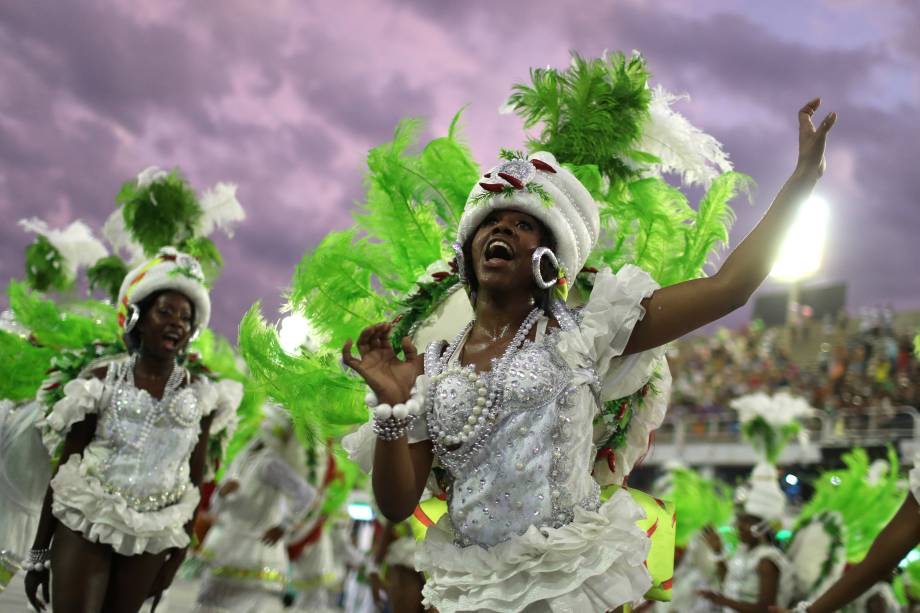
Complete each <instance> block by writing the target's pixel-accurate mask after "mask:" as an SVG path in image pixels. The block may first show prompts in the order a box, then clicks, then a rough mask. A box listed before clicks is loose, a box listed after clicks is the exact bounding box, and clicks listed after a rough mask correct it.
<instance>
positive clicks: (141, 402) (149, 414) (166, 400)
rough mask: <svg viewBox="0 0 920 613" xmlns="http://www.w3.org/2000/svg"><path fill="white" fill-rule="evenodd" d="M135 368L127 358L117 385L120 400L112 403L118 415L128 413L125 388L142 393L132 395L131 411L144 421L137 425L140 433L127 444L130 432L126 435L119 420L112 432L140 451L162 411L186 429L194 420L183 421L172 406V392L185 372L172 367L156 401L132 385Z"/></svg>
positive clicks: (133, 362)
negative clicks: (132, 406) (114, 431)
mask: <svg viewBox="0 0 920 613" xmlns="http://www.w3.org/2000/svg"><path fill="white" fill-rule="evenodd" d="M136 366H137V354H134V355H132V356H131V358H130V359H129V360H128V361H127V363H126V364H125V370H124V371H123V374H122V377H121V379H122V380H121V382H120V383H121V385H119V389H118V391H117V392H118V394H119V395H121V396H122V399H121V402H116V406H118V408H119V409H121V410H122V411H126V410H130V409H129V408H128V407H127V402H126V400H127V398H126V397H125V393H126V392H127V391H128V389H129V388H134V390H136V391H138V392H141V391H144V392H145V393H144V394H135V395H134V398H133V400H134V403H135V405H136V406H135V407H134V410H135V411H137V412H138V413H141V412H143V414H144V418H143V422H142V425H141V432H140V434H139V435H138V437H137V439H135V440H131V435H130V432H129V431H128V427H127V423H126V421H125V420H123V419H116V420H115V428H116V430H118V433H119V435H120V437H121V439H122V440H123V441H125V442H127V443H128V444H129V445H132V446H134V447H137V448H140V447H143V446H144V445H145V444H146V442H147V438H148V437H149V435H150V431H151V429H152V428H153V424H154V423H156V421H157V419H159V417H160V414H161V413H162V411H163V408H164V407H165V408H166V410H167V411H168V412H169V414H170V416H171V417H172V418H173V419H175V420H176V422H178V423H179V424H181V425H182V426H185V427H189V426H191V425H192V424H193V423H194V421H195V420H194V419H192V420H189V419H186V418H183V417H182V416H181V415H180V414H179V413H178V412H177V411H176V410H175V407H174V405H175V403H174V402H173V396H174V395H175V393H176V391H177V390H178V389H179V386H180V385H182V380H183V379H184V378H185V369H184V368H179V365H178V364H174V365H173V369H172V372H170V373H169V378H168V379H167V380H166V386H165V387H164V388H163V396H162V398H160V399H159V400H156V399H155V398H154V397H153V396H152V395H151V394H150V393H149V392H146V390H141V389H140V388H138V387H137V385H136V384H135V382H134V368H135V367H136Z"/></svg>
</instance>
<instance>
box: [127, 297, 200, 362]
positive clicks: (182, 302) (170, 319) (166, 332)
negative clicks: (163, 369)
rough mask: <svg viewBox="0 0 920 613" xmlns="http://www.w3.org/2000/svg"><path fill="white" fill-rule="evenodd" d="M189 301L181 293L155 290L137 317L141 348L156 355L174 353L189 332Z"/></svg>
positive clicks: (177, 350)
mask: <svg viewBox="0 0 920 613" xmlns="http://www.w3.org/2000/svg"><path fill="white" fill-rule="evenodd" d="M192 316H193V309H192V302H191V301H190V300H189V299H188V298H186V297H185V295H184V294H180V293H179V292H174V291H165V292H162V293H161V294H159V295H158V296H157V297H156V299H155V300H154V301H153V303H152V304H151V305H150V307H149V308H148V309H147V311H146V312H145V313H144V314H143V316H142V317H141V320H140V322H138V326H139V327H140V337H141V351H143V352H144V353H150V354H153V355H156V356H160V357H170V356H176V355H177V354H178V353H179V352H180V351H182V350H183V349H185V346H186V345H187V344H188V341H189V338H190V337H191V335H192V328H193V322H192Z"/></svg>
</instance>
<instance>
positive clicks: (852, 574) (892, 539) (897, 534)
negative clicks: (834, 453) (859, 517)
mask: <svg viewBox="0 0 920 613" xmlns="http://www.w3.org/2000/svg"><path fill="white" fill-rule="evenodd" d="M918 543H920V506H918V505H917V499H916V498H914V497H913V495H912V494H910V495H908V496H907V500H905V501H904V504H903V505H901V508H900V509H898V512H897V513H896V514H895V516H894V517H893V518H892V520H891V521H890V522H888V525H886V526H885V528H884V529H883V530H882V531H881V532H880V533H879V535H878V537H876V539H875V541H874V542H873V543H872V547H871V548H869V553H868V554H866V557H865V558H864V559H863V561H862V562H860V563H859V564H857V565H856V566H854V567H853V568H851V569H850V570H849V571H847V573H846V574H845V575H844V576H843V577H841V578H840V579H838V580H837V582H836V583H834V585H832V586H831V587H830V589H828V590H827V591H826V592H824V595H823V596H821V597H820V598H818V599H817V600H816V601H815V602H814V604H812V605H811V606H810V607H808V611H809V612H810V613H824V612H827V613H830V612H831V611H839V610H840V609H841V608H842V607H843V606H844V605H846V604H848V603H850V602H852V601H854V600H856V599H857V598H859V596H861V595H862V594H864V593H865V592H866V590H868V589H869V588H870V587H872V586H873V585H875V584H876V583H878V582H879V581H882V580H884V579H885V578H886V577H888V575H889V574H890V573H891V571H892V570H893V569H894V567H895V566H897V564H898V562H900V561H901V560H902V559H904V556H906V555H907V554H908V552H909V551H910V550H911V549H913V548H914V547H915V546H916V545H917V544H918Z"/></svg>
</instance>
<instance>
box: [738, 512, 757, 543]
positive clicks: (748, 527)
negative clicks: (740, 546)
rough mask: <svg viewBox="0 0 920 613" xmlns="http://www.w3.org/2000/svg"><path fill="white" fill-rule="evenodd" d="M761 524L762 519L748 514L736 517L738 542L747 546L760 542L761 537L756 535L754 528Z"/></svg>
mask: <svg viewBox="0 0 920 613" xmlns="http://www.w3.org/2000/svg"><path fill="white" fill-rule="evenodd" d="M759 523H760V519H759V518H757V517H754V516H753V515H748V514H747V513H740V514H738V515H737V516H736V517H735V527H736V528H737V529H738V540H740V541H741V542H742V543H744V544H746V545H754V544H756V543H758V542H759V541H760V537H759V536H758V535H757V534H755V533H754V526H756V525H757V524H759Z"/></svg>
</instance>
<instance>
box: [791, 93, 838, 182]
mask: <svg viewBox="0 0 920 613" xmlns="http://www.w3.org/2000/svg"><path fill="white" fill-rule="evenodd" d="M819 106H821V98H815V99H814V100H811V101H810V102H808V103H807V104H806V105H805V106H803V107H802V108H801V109H800V110H799V158H798V162H797V163H796V167H795V169H796V172H797V173H799V174H804V175H806V176H813V177H815V178H818V177H820V176H821V175H823V174H824V169H825V168H826V167H827V161H826V160H825V159H824V150H825V147H826V145H827V134H828V132H830V130H831V128H833V127H834V124H835V123H836V122H837V113H828V114H827V115H826V116H825V117H824V119H823V120H822V121H821V123H820V124H818V127H817V128H816V127H815V125H814V124H813V123H812V117H813V116H814V114H815V112H816V111H817V110H818V107H819Z"/></svg>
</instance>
